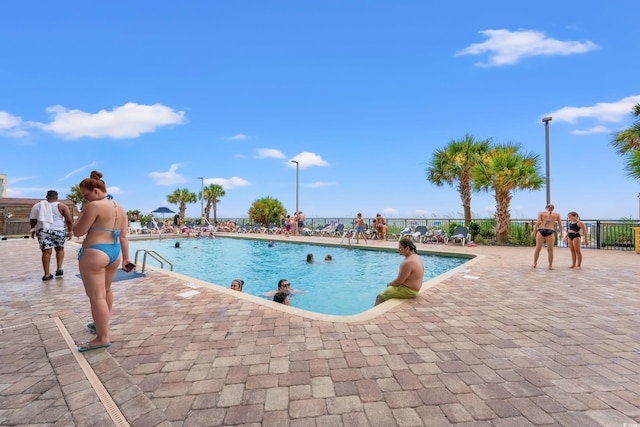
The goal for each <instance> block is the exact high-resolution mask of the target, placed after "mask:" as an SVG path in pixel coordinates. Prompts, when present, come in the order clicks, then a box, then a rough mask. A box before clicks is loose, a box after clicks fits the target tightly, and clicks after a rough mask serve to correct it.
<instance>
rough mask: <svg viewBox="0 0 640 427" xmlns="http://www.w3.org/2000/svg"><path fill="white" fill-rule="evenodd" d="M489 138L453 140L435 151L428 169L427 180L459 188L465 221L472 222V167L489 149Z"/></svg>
mask: <svg viewBox="0 0 640 427" xmlns="http://www.w3.org/2000/svg"><path fill="white" fill-rule="evenodd" d="M489 148H490V145H489V140H488V139H485V140H482V141H476V139H475V138H474V137H473V136H472V135H469V134H467V135H465V136H464V138H462V139H459V140H457V141H456V140H453V139H452V140H451V141H450V142H449V144H447V146H446V147H444V148H442V149H439V150H436V152H435V153H433V158H432V159H431V164H430V165H429V167H428V168H427V169H426V171H427V180H428V181H430V182H431V183H433V184H435V185H437V186H438V187H441V186H443V185H444V184H445V183H446V184H449V185H450V186H451V187H453V186H454V185H455V184H456V183H457V186H456V187H457V189H458V192H459V193H460V199H461V200H462V207H463V209H464V223H465V225H467V226H468V225H469V222H471V189H472V186H471V180H472V177H471V168H472V167H473V165H475V164H476V163H478V162H479V161H481V160H482V158H483V156H485V155H486V153H487V152H488V151H489Z"/></svg>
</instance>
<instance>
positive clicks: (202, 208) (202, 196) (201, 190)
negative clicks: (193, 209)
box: [198, 176, 204, 220]
mask: <svg viewBox="0 0 640 427" xmlns="http://www.w3.org/2000/svg"><path fill="white" fill-rule="evenodd" d="M198 179H199V180H200V220H202V218H204V177H201V176H199V177H198Z"/></svg>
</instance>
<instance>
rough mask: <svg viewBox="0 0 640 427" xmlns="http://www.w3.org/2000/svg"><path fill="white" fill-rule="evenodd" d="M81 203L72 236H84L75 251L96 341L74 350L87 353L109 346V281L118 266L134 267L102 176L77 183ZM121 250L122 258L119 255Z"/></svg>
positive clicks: (119, 212) (122, 220)
mask: <svg viewBox="0 0 640 427" xmlns="http://www.w3.org/2000/svg"><path fill="white" fill-rule="evenodd" d="M79 189H80V193H81V194H82V195H83V196H84V198H85V200H86V201H87V202H88V203H85V205H84V207H83V208H82V211H81V212H80V215H79V216H78V219H77V221H76V222H75V224H73V234H75V235H76V236H84V235H86V236H85V239H84V241H83V242H82V248H81V249H80V251H79V252H78V261H79V268H80V276H81V277H82V282H83V283H84V290H85V292H86V293H87V296H88V297H89V302H90V303H91V315H92V316H93V324H89V325H87V327H89V328H90V329H92V330H93V331H95V333H96V338H95V339H94V340H92V341H90V342H83V343H80V344H78V351H89V350H95V349H97V348H107V347H110V346H111V342H110V340H109V315H110V312H111V306H112V305H113V294H112V293H111V282H112V281H113V276H114V275H115V273H116V270H117V269H118V264H120V263H122V267H123V270H125V271H131V270H132V269H133V268H134V267H135V266H133V264H131V260H130V259H129V241H128V240H127V230H128V221H127V215H126V214H125V212H124V209H122V207H121V206H120V205H119V204H117V203H116V202H115V201H113V200H111V197H110V196H109V195H108V194H107V188H106V186H105V184H104V181H103V180H102V173H100V172H98V171H92V172H91V175H90V176H89V178H85V179H84V180H82V182H80V184H79ZM121 251H122V257H121V256H120V252H121Z"/></svg>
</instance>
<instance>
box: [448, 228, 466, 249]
mask: <svg viewBox="0 0 640 427" xmlns="http://www.w3.org/2000/svg"><path fill="white" fill-rule="evenodd" d="M467 240H469V229H468V228H467V227H456V228H454V229H453V234H452V235H451V237H449V241H450V242H460V243H462V246H464V245H465V244H466V243H467Z"/></svg>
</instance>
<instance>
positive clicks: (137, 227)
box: [129, 221, 149, 234]
mask: <svg viewBox="0 0 640 427" xmlns="http://www.w3.org/2000/svg"><path fill="white" fill-rule="evenodd" d="M148 232H149V231H148V230H147V229H146V228H143V227H142V224H141V223H140V221H131V222H130V223H129V234H144V233H148Z"/></svg>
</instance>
